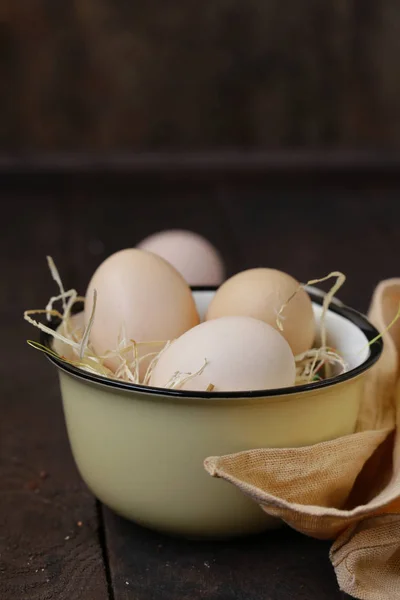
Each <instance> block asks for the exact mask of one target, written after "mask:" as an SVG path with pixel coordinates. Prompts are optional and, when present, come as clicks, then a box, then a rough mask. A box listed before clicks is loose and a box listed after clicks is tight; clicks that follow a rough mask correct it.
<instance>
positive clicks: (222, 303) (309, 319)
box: [206, 268, 315, 355]
mask: <svg viewBox="0 0 400 600" xmlns="http://www.w3.org/2000/svg"><path fill="white" fill-rule="evenodd" d="M299 285H300V284H299V282H298V281H296V279H294V278H293V277H291V276H290V275H288V274H287V273H283V272H282V271H277V270H276V269H264V268H259V269H249V270H248V271H242V272H241V273H238V274H237V275H234V276H233V277H231V278H230V279H228V280H227V281H225V283H224V284H223V285H222V286H221V287H220V288H219V290H218V291H217V293H216V294H215V296H214V298H213V300H212V301H211V303H210V306H209V308H208V311H207V315H206V320H210V319H215V318H218V317H223V316H228V315H243V316H248V317H254V318H256V319H261V320H262V321H264V322H265V323H268V324H269V325H271V326H272V327H274V328H275V329H278V325H277V322H276V319H277V315H278V312H279V310H280V309H281V307H282V305H283V304H284V303H285V302H287V300H288V299H289V298H290V297H291V295H292V294H293V293H294V292H295V291H296V290H298V288H299ZM282 325H283V331H282V332H281V333H282V335H283V337H284V338H285V339H286V340H287V341H288V343H289V345H290V347H291V348H292V351H293V353H294V354H295V355H297V354H300V353H302V352H305V351H306V350H309V349H310V348H311V347H312V345H313V342H314V337H315V319H314V313H313V308H312V304H311V300H310V297H309V296H308V294H307V292H306V291H305V290H303V289H301V290H300V291H299V292H298V293H297V294H296V295H295V297H294V298H293V299H292V300H291V301H290V302H289V304H288V305H287V306H286V307H285V308H284V310H283V312H282Z"/></svg>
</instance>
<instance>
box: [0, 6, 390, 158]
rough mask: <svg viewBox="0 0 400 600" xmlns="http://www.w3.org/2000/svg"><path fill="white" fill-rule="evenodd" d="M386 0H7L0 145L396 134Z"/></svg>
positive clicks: (200, 143)
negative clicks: (53, 0) (209, 0)
mask: <svg viewBox="0 0 400 600" xmlns="http://www.w3.org/2000/svg"><path fill="white" fill-rule="evenodd" d="M399 20H400V8H399V5H398V3H396V2H395V0H382V1H381V2H379V3H378V2H375V1H374V0H354V1H353V2H343V1H342V2H337V1H335V0H326V1H325V2H323V3H321V2H320V1H319V0H303V2H301V3H299V2H298V1H297V0H289V1H288V2H286V4H285V10H284V11H283V10H282V7H281V3H280V2H279V0H268V1H264V2H262V1H260V0H218V1H215V2H213V3H212V4H210V3H199V2H196V1H195V0H171V1H170V2H168V3H165V2H163V0H149V1H148V2H146V3H144V4H142V3H132V2H126V1H125V0H118V1H114V2H111V1H110V0H80V1H79V2H67V1H65V0H60V2H57V4H55V3H49V2H46V0H30V2H24V1H23V0H3V1H2V3H1V7H0V69H1V73H2V82H3V87H4V93H3V94H1V95H0V109H1V110H0V148H2V149H3V151H10V149H16V150H24V151H33V152H36V151H38V150H42V151H45V150H48V151H55V150H76V149H91V150H93V151H99V150H107V149H108V150H114V151H118V150H121V149H134V150H139V149H141V150H144V149H151V150H154V149H160V148H163V149H171V148H175V149H182V150H187V149H199V148H207V149H209V148H214V147H219V148H230V147H232V146H234V147H246V148H250V147H264V148H265V147H269V148H273V149H275V148H277V147H306V148H316V147H318V148H320V147H333V146H334V147H337V148H342V147H358V148H360V147H365V146H373V147H379V148H383V147H389V148H390V147H397V148H398V147H399V141H400V108H399V103H398V101H397V100H398V96H399V88H400V75H399V70H398V68H397V56H398V54H399V44H400V42H399V36H398V25H399Z"/></svg>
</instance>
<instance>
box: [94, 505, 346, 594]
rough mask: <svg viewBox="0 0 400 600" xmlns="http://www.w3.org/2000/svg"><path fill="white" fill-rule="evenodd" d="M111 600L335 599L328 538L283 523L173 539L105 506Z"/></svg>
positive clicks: (336, 591)
mask: <svg viewBox="0 0 400 600" xmlns="http://www.w3.org/2000/svg"><path fill="white" fill-rule="evenodd" d="M105 524H106V529H107V543H108V552H109V560H110V568H111V574H112V584H113V589H114V597H115V600H178V599H179V600H195V599H196V600H197V599H199V598H204V599H207V600H340V599H343V598H345V597H347V596H345V595H344V594H342V593H341V592H340V591H339V589H338V586H337V582H336V579H335V575H334V572H333V569H332V567H331V565H330V563H329V559H328V552H329V543H327V542H320V541H316V540H312V539H311V538H307V537H305V536H301V535H300V534H297V533H295V532H294V531H292V530H290V529H288V528H285V529H282V530H281V531H275V532H269V533H266V534H263V535H260V536H254V537H248V538H244V539H242V540H231V541H226V542H200V541H188V540H181V539H174V538H171V537H167V536H162V535H159V534H156V533H154V532H152V531H149V530H146V529H144V528H142V527H139V526H137V525H135V524H133V523H129V522H127V521H125V520H123V519H121V518H119V517H117V516H116V515H114V514H113V513H112V512H111V511H109V510H107V509H105Z"/></svg>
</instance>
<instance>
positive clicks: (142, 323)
mask: <svg viewBox="0 0 400 600" xmlns="http://www.w3.org/2000/svg"><path fill="white" fill-rule="evenodd" d="M94 290H96V291H97V305H96V311H95V318H94V323H93V327H92V329H91V333H90V343H91V345H92V347H93V349H94V350H95V352H96V353H97V354H100V355H103V354H105V353H106V352H107V351H109V350H114V349H115V348H117V346H118V343H119V339H120V336H121V334H123V335H124V336H125V338H126V339H127V340H130V339H133V340H135V342H150V341H166V340H171V339H174V338H176V337H179V336H180V335H182V333H184V332H185V331H187V330H188V329H190V328H191V327H194V326H195V325H197V323H199V315H198V313H197V310H196V306H195V303H194V300H193V297H192V294H191V291H190V288H189V286H188V285H187V283H186V281H185V280H184V279H183V277H182V276H181V275H180V274H179V273H178V272H177V271H176V270H175V269H174V268H173V267H172V266H171V265H170V264H169V263H168V262H166V261H165V260H163V259H162V258H160V257H159V256H156V255H155V254H152V253H150V252H146V251H144V250H138V249H134V248H130V249H127V250H121V251H120V252H117V253H115V254H113V255H112V256H110V257H109V258H107V260H105V261H104V262H103V263H102V264H101V265H100V266H99V268H98V269H97V271H96V272H95V273H94V275H93V277H92V279H91V281H90V283H89V286H88V289H87V292H86V302H85V324H87V323H88V321H89V318H90V315H91V312H92V307H93V292H94ZM161 347H162V346H160V345H158V346H157V345H155V346H152V345H143V346H140V347H139V353H140V355H141V356H143V355H144V354H146V353H148V352H151V351H156V350H159V349H160V348H161ZM105 364H106V365H107V366H108V367H110V368H113V369H114V370H115V369H116V368H117V367H118V366H119V364H120V360H119V359H117V358H116V359H108V360H107V361H106V362H105ZM147 364H148V361H147ZM146 366H147V365H146V363H143V364H142V367H141V375H142V376H143V374H144V371H145V368H146Z"/></svg>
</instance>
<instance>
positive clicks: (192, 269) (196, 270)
mask: <svg viewBox="0 0 400 600" xmlns="http://www.w3.org/2000/svg"><path fill="white" fill-rule="evenodd" d="M137 247H138V248H141V249H142V250H147V251H149V252H153V253H154V254H158V256H161V257H162V258H164V259H165V260H167V261H168V262H169V263H170V264H171V265H173V266H174V267H175V269H176V270H177V271H179V273H181V275H182V276H183V277H184V278H185V279H186V281H187V282H188V283H189V285H194V286H195V285H199V286H200V285H210V286H211V285H220V284H221V283H222V281H223V280H224V277H225V273H224V272H225V269H224V264H223V261H222V258H221V256H220V254H219V252H218V251H217V250H216V249H215V248H214V246H213V245H212V244H211V243H210V242H209V241H208V240H206V239H205V238H204V237H202V236H201V235H199V234H197V233H193V232H192V231H184V230H180V229H172V230H169V231H161V232H159V233H155V234H153V235H151V236H149V237H147V238H146V239H144V240H143V241H142V242H140V244H138V246H137Z"/></svg>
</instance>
